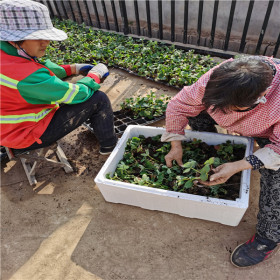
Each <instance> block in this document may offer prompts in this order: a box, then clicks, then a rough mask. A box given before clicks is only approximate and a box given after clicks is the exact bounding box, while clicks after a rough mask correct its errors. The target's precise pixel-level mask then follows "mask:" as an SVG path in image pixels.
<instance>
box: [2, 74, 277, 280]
mask: <svg viewBox="0 0 280 280" xmlns="http://www.w3.org/2000/svg"><path fill="white" fill-rule="evenodd" d="M101 90H103V91H105V92H107V94H108V96H109V97H110V99H111V102H112V105H113V108H114V110H117V109H119V104H120V102H121V101H122V100H124V98H126V97H129V96H131V95H133V94H134V93H147V92H150V90H153V91H156V93H158V94H161V93H164V94H168V95H174V94H176V93H177V92H178V91H177V90H174V89H172V88H169V87H165V86H161V85H159V84H156V83H154V82H151V81H147V80H144V79H142V78H138V77H136V76H133V75H130V74H128V73H126V72H123V71H121V70H116V69H111V75H110V76H109V77H108V79H107V80H106V81H105V83H104V84H103V85H102V88H101ZM155 125H156V126H164V121H160V122H159V123H156V124H155ZM60 143H61V145H62V147H63V149H64V152H65V154H66V155H67V157H68V159H69V160H70V162H71V164H72V166H73V167H74V169H75V172H74V173H70V174H65V173H64V171H63V170H62V169H55V170H53V169H51V168H49V167H44V168H41V169H40V170H39V173H38V175H37V176H36V177H37V180H38V184H37V185H36V186H35V187H31V186H30V185H29V183H28V181H27V179H26V176H25V174H24V171H23V168H22V166H21V164H20V162H18V161H8V160H7V161H5V162H2V164H1V279H2V280H7V279H10V280H15V279H17V280H66V279H67V280H95V279H98V280H101V279H102V280H121V279H128V280H132V279H135V280H160V279H165V280H168V279H170V280H194V279H199V280H204V279H210V280H212V279H215V280H225V279H228V280H235V279H246V280H250V279H254V280H260V279H266V280H276V279H279V260H280V258H279V255H280V254H279V253H278V254H276V255H275V256H274V257H273V258H272V259H271V260H269V261H267V262H265V263H262V264H260V265H259V266H256V267H255V268H251V269H238V268H235V267H234V266H232V264H231V263H230V262H229V257H230V253H231V252H232V250H233V249H234V248H235V247H236V246H237V245H238V244H240V243H241V242H244V241H246V240H247V239H248V238H250V237H251V235H252V234H253V233H254V232H255V224H256V214H257V211H258V195H259V174H258V172H257V171H253V172H252V176H251V188H250V205H249V208H248V210H247V212H246V213H245V215H244V217H243V219H242V221H241V222H240V224H239V225H238V226H236V227H231V226H226V225H222V224H219V223H214V222H209V221H205V220H199V219H191V218H185V217H181V216H178V215H173V214H168V213H163V212H159V211H150V210H145V209H141V208H138V207H132V206H128V205H121V204H113V203H109V202H106V201H105V200H104V199H103V197H102V194H101V193H100V191H99V189H98V188H97V187H96V185H95V183H94V178H95V176H96V175H97V173H98V171H99V170H100V168H101V166H102V165H103V163H104V162H105V161H106V159H107V157H106V156H101V155H99V153H98V149H99V146H98V143H97V141H96V138H95V137H94V135H93V134H92V133H91V132H89V131H88V130H87V129H86V128H84V127H80V128H79V129H77V130H75V131H74V132H72V133H71V134H69V135H68V136H66V137H64V138H63V139H62V140H61V141H60Z"/></svg>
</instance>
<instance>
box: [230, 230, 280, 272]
mask: <svg viewBox="0 0 280 280" xmlns="http://www.w3.org/2000/svg"><path fill="white" fill-rule="evenodd" d="M276 247H277V243H276V242H274V241H272V240H269V239H266V238H263V237H261V236H259V235H258V234H257V233H256V234H255V235H254V236H253V237H252V238H251V239H250V240H248V241H247V242H245V243H243V244H241V245H239V246H238V247H236V248H235V250H234V251H233V252H232V254H231V259H230V260H231V263H232V264H233V265H234V266H237V267H243V268H245V267H250V266H253V265H256V264H259V263H260V262H262V261H264V260H267V259H268V258H269V257H271V256H272V254H273V253H275V252H276Z"/></svg>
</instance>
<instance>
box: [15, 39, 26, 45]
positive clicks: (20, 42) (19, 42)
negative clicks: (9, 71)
mask: <svg viewBox="0 0 280 280" xmlns="http://www.w3.org/2000/svg"><path fill="white" fill-rule="evenodd" d="M24 41H25V40H21V41H15V42H14V43H15V44H16V45H18V46H21V44H22V43H23V42H24Z"/></svg>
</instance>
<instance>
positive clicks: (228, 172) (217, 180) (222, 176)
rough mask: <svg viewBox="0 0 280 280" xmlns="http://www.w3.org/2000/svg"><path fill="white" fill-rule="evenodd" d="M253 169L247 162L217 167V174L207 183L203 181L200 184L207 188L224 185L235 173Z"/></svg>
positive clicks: (242, 161) (230, 163)
mask: <svg viewBox="0 0 280 280" xmlns="http://www.w3.org/2000/svg"><path fill="white" fill-rule="evenodd" d="M251 168H252V166H251V164H250V163H249V162H247V161H246V160H239V161H235V162H228V163H224V164H222V165H220V166H218V167H216V168H215V169H213V171H214V172H215V174H213V175H211V176H210V179H209V181H206V182H202V181H201V182H200V183H201V184H203V185H206V186H214V185H218V184H223V183H225V182H226V181H227V180H228V179H229V178H230V177H231V176H232V175H234V174H235V173H238V172H240V171H242V170H245V169H251Z"/></svg>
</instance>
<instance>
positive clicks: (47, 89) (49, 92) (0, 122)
mask: <svg viewBox="0 0 280 280" xmlns="http://www.w3.org/2000/svg"><path fill="white" fill-rule="evenodd" d="M0 57H1V74H0V75H1V76H0V94H1V95H0V98H1V105H0V106H1V111H0V137H1V138H0V139H1V145H3V146H6V147H10V148H16V149H21V148H26V147H29V146H30V145H32V144H33V143H34V142H38V143H41V140H40V137H41V135H42V134H43V133H44V131H45V130H46V128H47V127H48V125H49V123H50V121H51V119H52V117H53V115H54V114H55V112H56V110H58V109H59V105H60V104H61V103H66V104H77V103H81V102H84V101H86V100H87V99H88V98H90V97H91V96H92V95H93V94H94V92H95V91H97V90H98V89H99V88H100V85H99V84H98V83H96V82H95V80H94V78H92V77H90V76H91V75H88V76H87V77H85V78H83V79H81V80H79V81H78V82H77V83H76V84H72V83H68V82H65V81H62V80H61V79H62V78H65V77H67V75H70V74H71V70H70V65H65V66H59V65H57V64H55V63H53V62H51V61H50V60H47V61H46V62H45V63H38V62H36V61H34V60H32V59H28V58H25V57H22V56H20V55H18V53H17V49H16V48H14V47H13V46H12V45H10V44H9V43H8V42H4V41H1V53H0Z"/></svg>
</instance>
